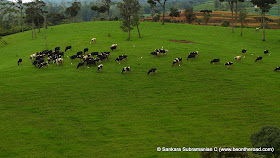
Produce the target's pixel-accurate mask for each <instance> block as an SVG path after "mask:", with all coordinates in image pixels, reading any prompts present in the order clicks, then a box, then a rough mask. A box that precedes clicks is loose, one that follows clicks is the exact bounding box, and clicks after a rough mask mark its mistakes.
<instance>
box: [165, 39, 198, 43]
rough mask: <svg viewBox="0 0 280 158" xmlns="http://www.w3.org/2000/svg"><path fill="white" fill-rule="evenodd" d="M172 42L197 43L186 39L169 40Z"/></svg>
mask: <svg viewBox="0 0 280 158" xmlns="http://www.w3.org/2000/svg"><path fill="white" fill-rule="evenodd" d="M169 41H171V42H179V43H195V42H192V41H186V40H169Z"/></svg>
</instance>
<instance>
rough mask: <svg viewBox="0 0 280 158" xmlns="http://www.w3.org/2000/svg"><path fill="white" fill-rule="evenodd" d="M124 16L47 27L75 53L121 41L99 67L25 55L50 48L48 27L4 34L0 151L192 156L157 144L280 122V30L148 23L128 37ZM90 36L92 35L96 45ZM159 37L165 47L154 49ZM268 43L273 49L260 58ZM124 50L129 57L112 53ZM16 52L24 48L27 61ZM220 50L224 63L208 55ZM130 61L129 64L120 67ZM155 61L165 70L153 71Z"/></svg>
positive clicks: (199, 142) (232, 136)
mask: <svg viewBox="0 0 280 158" xmlns="http://www.w3.org/2000/svg"><path fill="white" fill-rule="evenodd" d="M119 24H120V23H119V22H93V23H80V24H71V25H61V26H56V27H53V28H52V29H51V28H49V29H48V46H49V48H54V47H56V46H61V47H64V48H65V46H67V45H72V47H73V50H72V51H70V52H67V53H66V54H68V55H71V54H74V53H75V52H77V51H79V50H82V49H83V48H85V47H89V49H90V52H92V51H108V50H109V49H108V48H109V46H110V45H111V44H112V43H118V44H119V47H118V50H117V51H116V52H113V53H112V55H111V57H110V60H109V61H107V62H104V63H103V64H104V71H103V72H102V73H97V72H96V67H92V68H90V69H87V68H81V69H79V70H77V69H76V68H75V67H76V65H77V63H78V61H75V62H73V65H71V64H70V63H71V61H70V60H69V59H65V60H66V61H65V64H64V65H63V66H55V65H51V66H50V67H49V68H43V69H40V70H39V69H35V68H34V67H33V66H32V65H31V63H30V61H29V59H28V57H29V55H30V54H32V53H34V52H37V51H41V50H43V49H44V40H43V34H42V33H41V34H39V36H38V38H37V39H36V40H33V41H32V40H31V39H30V37H31V32H24V33H19V34H15V35H11V36H7V37H5V40H6V41H7V42H8V43H9V44H8V45H6V46H4V45H2V44H0V52H1V53H0V63H1V64H0V72H1V79H0V89H1V91H0V96H1V98H0V110H1V115H0V122H1V126H0V131H1V132H0V140H1V141H0V156H2V157H7V156H10V157H13V156H19V157H31V156H36V157H43V156H46V157H50V156H51V157H64V156H65V157H77V156H83V157H92V156H93V155H94V156H95V157H108V156H109V157H116V156H121V157H135V156H137V157H157V156H167V155H168V156H175V157H186V156H190V157H194V156H198V153H183V152H177V153H173V152H171V153H170V152H167V153H158V152H156V147H158V146H166V147H183V146H186V147H189V146H191V147H205V146H208V147H209V146H235V147H244V146H247V147H248V146H250V145H251V143H250V135H251V134H252V133H254V132H256V131H257V130H259V129H260V128H261V127H262V126H264V125H276V126H278V127H279V126H280V123H279V119H280V115H279V110H280V108H279V105H280V99H279V97H280V95H279V92H280V90H279V88H280V86H279V85H280V80H279V78H280V74H279V73H275V72H273V69H274V68H275V66H277V65H279V64H280V63H279V58H280V54H279V49H280V45H279V40H280V37H279V33H280V31H279V30H267V31H266V33H267V34H266V35H267V36H266V37H267V41H266V42H262V41H261V32H259V33H256V32H254V30H253V29H244V37H241V36H239V33H238V32H239V30H236V33H235V34H232V33H231V32H230V28H223V27H209V26H194V25H185V24H166V25H165V26H162V25H161V24H160V23H142V24H141V30H142V35H143V38H141V39H140V38H137V37H136V30H134V31H133V33H132V41H130V42H128V41H126V40H125V39H126V38H127V33H124V32H121V30H120V29H119ZM108 33H110V34H111V36H112V37H110V38H108V37H107V34H108ZM92 37H96V38H97V43H96V44H95V45H89V41H90V39H91V38H92ZM169 39H177V40H189V41H193V42H196V43H197V44H186V43H174V42H169V41H168V40H169ZM133 45H135V47H133ZM162 46H164V48H166V49H168V50H169V52H168V55H166V56H162V57H153V56H151V55H150V54H149V53H150V52H151V51H152V50H153V49H155V48H161V47H162ZM243 48H246V49H247V50H248V55H247V57H246V58H245V59H242V61H241V62H240V63H234V66H233V68H232V69H227V68H226V67H224V66H223V64H222V63H223V62H226V61H232V60H233V57H234V56H236V55H238V54H240V51H241V49H243ZM264 49H269V50H270V52H271V56H270V57H269V56H264V59H263V62H259V63H255V62H254V59H255V58H256V57H257V56H258V55H263V53H262V52H263V50H264ZM195 50H198V51H199V52H200V56H199V58H198V59H196V60H190V61H187V60H186V57H187V53H189V52H191V51H195ZM251 53H253V54H254V55H253V56H252V55H250V54H251ZM120 54H127V55H128V61H126V62H123V63H121V64H117V63H115V62H114V58H115V57H117V56H118V55H120ZM141 56H143V58H142V59H141V58H140V57H141ZM176 57H183V64H182V65H181V67H171V63H172V60H173V59H174V58H176ZM18 58H23V63H22V65H20V66H17V65H16V62H17V59H18ZM213 58H221V61H222V62H221V64H218V65H214V66H213V65H210V64H209V62H210V60H212V59H213ZM129 65H130V66H131V67H132V72H131V73H130V74H125V75H121V74H120V71H121V69H122V67H124V66H129ZM152 67H157V68H158V74H157V75H151V76H148V75H147V74H146V73H147V71H148V70H149V69H150V68H152Z"/></svg>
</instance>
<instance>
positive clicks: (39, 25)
mask: <svg viewBox="0 0 280 158" xmlns="http://www.w3.org/2000/svg"><path fill="white" fill-rule="evenodd" d="M37 22H38V29H39V33H40V31H41V30H40V20H39V18H38V19H37Z"/></svg>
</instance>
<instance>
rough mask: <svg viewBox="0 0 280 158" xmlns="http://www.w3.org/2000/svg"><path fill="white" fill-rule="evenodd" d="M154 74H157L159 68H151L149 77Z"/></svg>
mask: <svg viewBox="0 0 280 158" xmlns="http://www.w3.org/2000/svg"><path fill="white" fill-rule="evenodd" d="M151 72H153V73H157V68H151V69H150V70H149V72H148V75H149V74H150V73H151Z"/></svg>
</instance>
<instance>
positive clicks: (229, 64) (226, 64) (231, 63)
mask: <svg viewBox="0 0 280 158" xmlns="http://www.w3.org/2000/svg"><path fill="white" fill-rule="evenodd" d="M224 65H225V66H231V65H233V62H226V63H225V64H224Z"/></svg>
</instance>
